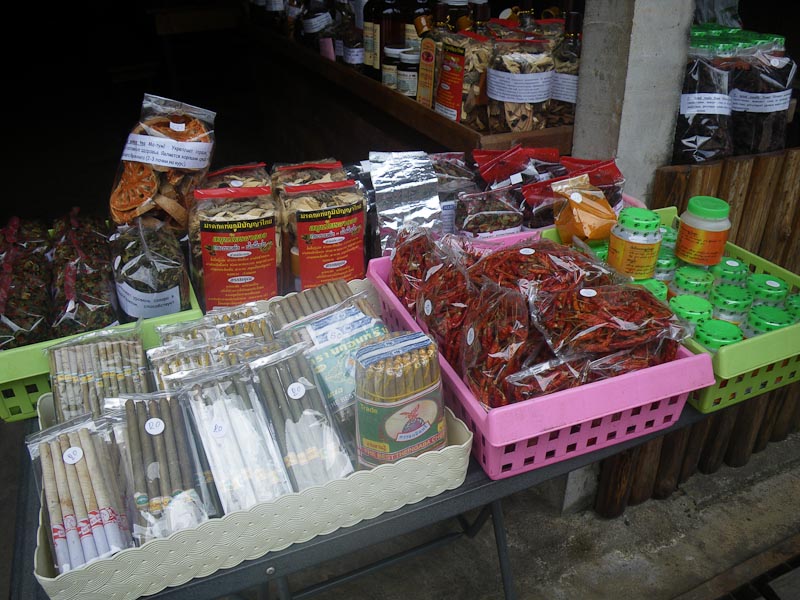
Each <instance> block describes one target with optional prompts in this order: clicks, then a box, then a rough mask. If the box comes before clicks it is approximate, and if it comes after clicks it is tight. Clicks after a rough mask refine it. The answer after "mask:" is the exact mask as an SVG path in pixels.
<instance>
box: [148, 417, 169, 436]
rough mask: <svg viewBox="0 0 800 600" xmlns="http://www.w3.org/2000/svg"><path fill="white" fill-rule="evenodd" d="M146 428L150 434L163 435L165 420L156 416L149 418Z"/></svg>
mask: <svg viewBox="0 0 800 600" xmlns="http://www.w3.org/2000/svg"><path fill="white" fill-rule="evenodd" d="M144 430H145V431H146V432H147V433H149V434H150V435H161V434H162V433H164V421H162V420H161V419H159V418H156V417H153V418H152V419H147V421H146V422H145V424H144Z"/></svg>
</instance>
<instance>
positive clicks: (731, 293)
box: [710, 284, 753, 325]
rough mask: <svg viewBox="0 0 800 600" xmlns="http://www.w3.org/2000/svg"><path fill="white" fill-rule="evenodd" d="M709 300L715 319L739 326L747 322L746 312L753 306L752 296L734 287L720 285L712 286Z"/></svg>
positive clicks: (744, 290)
mask: <svg viewBox="0 0 800 600" xmlns="http://www.w3.org/2000/svg"><path fill="white" fill-rule="evenodd" d="M710 300H711V305H712V306H713V307H714V318H715V319H719V320H721V321H728V323H733V324H734V325H741V324H742V323H744V322H745V321H746V320H747V312H748V311H749V310H750V306H751V305H752V304H753V294H751V293H750V292H748V291H747V290H746V289H744V288H741V287H738V286H735V285H730V284H722V285H715V286H714V288H713V289H712V290H711V296H710Z"/></svg>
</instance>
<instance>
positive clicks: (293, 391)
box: [286, 381, 306, 400]
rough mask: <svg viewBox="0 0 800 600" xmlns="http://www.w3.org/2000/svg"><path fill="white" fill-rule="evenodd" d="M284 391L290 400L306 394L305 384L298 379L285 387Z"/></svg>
mask: <svg viewBox="0 0 800 600" xmlns="http://www.w3.org/2000/svg"><path fill="white" fill-rule="evenodd" d="M286 393H287V394H288V396H289V398H291V399H292V400H299V399H300V398H302V397H303V396H305V395H306V386H304V385H303V384H302V383H300V382H299V381H295V382H294V383H292V384H290V385H289V387H288V388H286Z"/></svg>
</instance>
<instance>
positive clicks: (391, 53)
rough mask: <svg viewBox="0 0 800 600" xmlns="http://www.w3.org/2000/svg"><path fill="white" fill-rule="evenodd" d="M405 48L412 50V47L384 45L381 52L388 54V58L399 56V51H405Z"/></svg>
mask: <svg viewBox="0 0 800 600" xmlns="http://www.w3.org/2000/svg"><path fill="white" fill-rule="evenodd" d="M407 50H413V48H400V47H394V46H386V47H385V48H384V49H383V53H384V54H385V55H386V56H388V57H389V58H400V53H401V52H406V51H407Z"/></svg>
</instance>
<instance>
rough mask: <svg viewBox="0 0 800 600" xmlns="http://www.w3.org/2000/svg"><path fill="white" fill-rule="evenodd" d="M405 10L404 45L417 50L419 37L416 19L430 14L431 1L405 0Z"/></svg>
mask: <svg viewBox="0 0 800 600" xmlns="http://www.w3.org/2000/svg"><path fill="white" fill-rule="evenodd" d="M403 10H404V11H405V19H406V23H405V46H406V48H411V49H412V50H414V52H419V44H420V37H419V34H418V33H417V27H416V20H417V19H419V18H421V17H429V16H432V14H433V11H432V10H431V3H430V2H429V1H428V0H407V1H406V3H405V5H404V8H403Z"/></svg>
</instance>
